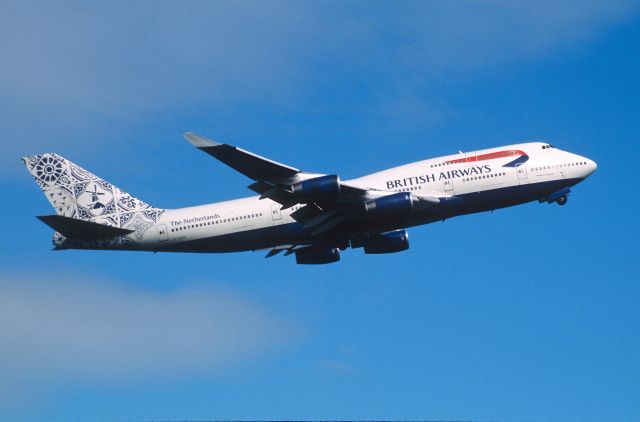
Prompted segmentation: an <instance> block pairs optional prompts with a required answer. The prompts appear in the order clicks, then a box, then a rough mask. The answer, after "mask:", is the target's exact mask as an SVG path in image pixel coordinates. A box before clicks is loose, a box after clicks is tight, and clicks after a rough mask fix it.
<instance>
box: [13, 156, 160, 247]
mask: <svg viewBox="0 0 640 422" xmlns="http://www.w3.org/2000/svg"><path fill="white" fill-rule="evenodd" d="M23 161H24V163H25V165H26V167H27V169H28V170H29V172H30V173H31V175H32V176H33V178H34V179H35V181H36V183H37V184H38V186H40V188H41V189H42V191H43V192H44V194H45V196H46V197H47V199H48V200H49V202H50V203H51V205H52V206H53V208H54V209H55V211H56V214H58V215H63V216H65V217H72V218H79V219H81V220H87V221H92V222H95V223H100V224H106V225H109V226H114V227H123V228H128V229H132V230H134V232H133V233H131V234H129V235H127V236H117V237H113V238H109V239H100V240H92V241H85V240H78V239H67V238H65V236H63V235H61V234H60V233H54V235H53V243H54V245H55V246H56V247H60V248H61V247H70V246H71V245H73V247H77V248H88V247H91V248H101V249H112V248H122V247H134V246H135V245H136V243H137V242H139V241H141V240H142V239H143V238H144V236H145V233H146V232H147V231H148V230H149V228H150V227H152V226H153V225H154V224H155V222H156V221H158V218H159V217H160V215H162V213H163V212H164V210H162V209H159V208H153V207H151V206H150V205H149V204H147V203H145V202H143V201H141V200H140V199H138V198H135V197H134V196H132V195H130V194H128V193H127V192H124V191H122V190H120V189H119V188H118V187H116V186H113V185H112V184H110V183H109V182H107V181H105V180H103V179H100V178H99V177H97V176H95V175H94V174H92V173H91V172H89V171H87V170H85V169H83V168H82V167H80V166H78V165H76V164H74V163H72V162H70V161H68V160H66V159H65V158H64V157H61V156H59V155H57V154H53V153H46V154H40V155H31V156H28V157H25V158H23Z"/></svg>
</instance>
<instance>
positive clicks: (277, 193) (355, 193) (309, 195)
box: [184, 132, 440, 234]
mask: <svg viewBox="0 0 640 422" xmlns="http://www.w3.org/2000/svg"><path fill="white" fill-rule="evenodd" d="M184 137H185V138H186V139H187V140H188V141H189V142H190V143H191V144H192V145H193V146H195V147H196V148H198V149H200V150H202V151H204V152H206V153H207V154H209V155H211V156H212V157H214V158H216V159H218V160H219V161H222V162H223V163H224V164H226V165H228V166H229V167H231V168H233V169H234V170H236V171H238V172H240V173H242V174H244V175H245V176H247V177H249V178H250V179H252V180H254V183H252V184H251V185H249V186H248V187H249V189H251V190H253V191H254V192H257V193H259V194H260V199H265V198H269V199H271V200H273V201H275V202H278V203H279V204H281V205H282V208H283V209H285V208H290V207H292V206H294V205H297V204H305V206H304V207H301V208H299V209H298V210H296V211H295V212H293V213H292V214H291V217H293V218H294V219H295V220H296V221H298V222H299V223H301V224H303V226H304V227H305V229H308V230H310V231H311V233H312V234H321V233H324V232H326V231H329V230H331V229H332V228H333V227H335V226H337V225H338V224H340V223H342V222H344V221H346V220H349V219H350V218H354V217H355V216H356V215H357V214H358V213H359V212H361V211H362V210H363V209H364V207H366V204H367V203H370V202H371V201H375V200H376V199H378V198H381V197H384V196H390V195H394V194H397V192H392V191H385V190H378V189H372V188H369V187H366V186H358V185H355V184H352V183H345V182H342V181H340V179H339V177H338V176H337V175H327V174H318V173H307V172H304V171H302V170H299V169H297V168H295V167H291V166H288V165H286V164H282V163H279V162H277V161H273V160H270V159H268V158H265V157H261V156H259V155H257V154H254V153H252V152H249V151H245V150H243V149H241V148H238V147H235V146H232V145H228V144H223V143H220V142H216V141H214V140H211V139H207V138H206V137H204V136H201V135H198V134H195V133H192V132H187V133H185V134H184ZM411 198H412V200H413V201H414V202H415V203H418V204H421V205H427V206H431V205H435V204H439V203H440V199H439V198H437V197H435V196H412V197H411Z"/></svg>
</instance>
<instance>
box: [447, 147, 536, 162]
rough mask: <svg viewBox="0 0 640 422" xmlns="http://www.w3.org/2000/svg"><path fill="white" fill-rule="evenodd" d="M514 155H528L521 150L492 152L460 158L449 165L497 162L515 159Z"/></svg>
mask: <svg viewBox="0 0 640 422" xmlns="http://www.w3.org/2000/svg"><path fill="white" fill-rule="evenodd" d="M514 155H525V156H526V155H527V153H526V152H524V151H522V150H519V149H509V150H506V151H498V152H491V153H489V154H482V155H474V156H472V157H465V158H458V159H457V160H450V161H447V163H450V164H453V163H471V162H475V161H485V160H495V159H496V158H504V157H513V156H514Z"/></svg>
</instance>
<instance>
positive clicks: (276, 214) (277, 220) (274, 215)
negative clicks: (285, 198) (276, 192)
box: [271, 204, 282, 226]
mask: <svg viewBox="0 0 640 422" xmlns="http://www.w3.org/2000/svg"><path fill="white" fill-rule="evenodd" d="M271 220H272V221H273V225H274V226H277V225H278V224H282V213H281V212H280V204H271Z"/></svg>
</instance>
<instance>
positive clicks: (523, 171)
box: [516, 163, 529, 185]
mask: <svg viewBox="0 0 640 422" xmlns="http://www.w3.org/2000/svg"><path fill="white" fill-rule="evenodd" d="M516 173H517V174H518V184H519V185H524V184H526V183H529V179H527V167H526V166H525V165H524V164H522V163H521V164H517V165H516Z"/></svg>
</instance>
